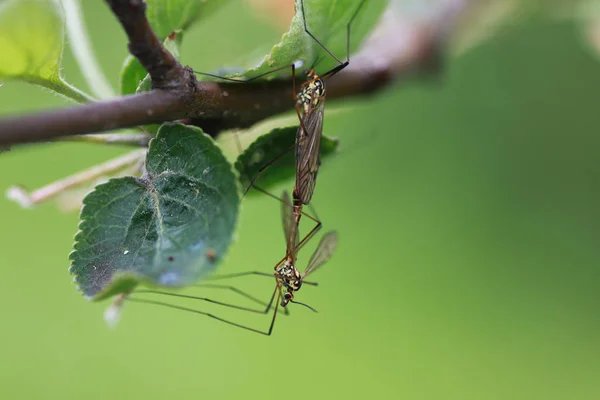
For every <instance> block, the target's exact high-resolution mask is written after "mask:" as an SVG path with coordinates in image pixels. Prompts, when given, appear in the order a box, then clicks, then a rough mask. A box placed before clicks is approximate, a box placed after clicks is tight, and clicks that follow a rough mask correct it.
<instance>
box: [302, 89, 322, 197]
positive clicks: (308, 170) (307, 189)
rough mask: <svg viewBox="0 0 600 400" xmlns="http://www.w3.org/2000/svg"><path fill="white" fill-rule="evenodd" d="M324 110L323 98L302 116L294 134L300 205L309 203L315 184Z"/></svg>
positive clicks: (319, 161)
mask: <svg viewBox="0 0 600 400" xmlns="http://www.w3.org/2000/svg"><path fill="white" fill-rule="evenodd" d="M324 110H325V97H323V98H322V99H321V100H320V102H319V104H318V105H317V106H316V107H315V108H312V109H309V111H307V112H306V113H305V114H304V115H303V116H302V124H300V126H299V127H298V133H297V134H296V193H297V194H298V197H299V198H300V201H302V204H308V203H310V199H311V198H312V195H313V192H314V191H315V185H316V183H317V173H318V172H319V164H320V163H321V160H320V158H321V157H320V155H321V135H322V133H323V113H324ZM304 128H306V131H305V130H304Z"/></svg>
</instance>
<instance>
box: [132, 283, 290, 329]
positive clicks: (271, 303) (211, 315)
mask: <svg viewBox="0 0 600 400" xmlns="http://www.w3.org/2000/svg"><path fill="white" fill-rule="evenodd" d="M276 292H278V293H279V294H278V296H277V306H276V307H275V311H274V312H273V319H272V320H271V325H270V326H269V330H268V331H267V332H264V331H261V330H258V329H255V328H251V327H249V326H246V325H242V324H238V323H237V322H233V321H229V320H227V319H224V318H221V317H218V316H216V315H214V314H211V313H207V312H204V311H200V310H195V309H193V308H188V307H182V306H178V305H175V304H169V303H165V302H162V301H155V300H146V299H138V298H135V297H128V298H127V299H126V301H131V302H134V303H145V304H153V305H157V306H163V307H168V308H173V309H176V310H182V311H188V312H192V313H196V314H201V315H206V316H207V317H209V318H213V319H216V320H217V321H221V322H224V323H226V324H228V325H232V326H235V327H237V328H241V329H245V330H247V331H250V332H255V333H259V334H261V335H265V336H270V335H271V332H272V331H273V325H274V323H275V317H276V316H277V309H278V308H279V299H280V297H281V289H280V287H279V285H277V286H275V290H274V291H273V295H272V296H271V301H269V307H268V308H267V310H269V309H270V308H271V306H272V305H273V300H274V298H275V293H276Z"/></svg>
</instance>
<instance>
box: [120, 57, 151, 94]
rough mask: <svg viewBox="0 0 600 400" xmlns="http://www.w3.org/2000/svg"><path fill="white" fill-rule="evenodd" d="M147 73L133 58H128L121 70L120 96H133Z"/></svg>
mask: <svg viewBox="0 0 600 400" xmlns="http://www.w3.org/2000/svg"><path fill="white" fill-rule="evenodd" d="M147 74H148V73H147V72H146V69H144V67H142V64H140V62H139V61H138V60H137V58H135V57H134V56H128V57H127V58H126V59H125V64H123V69H121V94H122V95H128V94H134V93H135V92H136V90H137V88H138V86H140V83H141V82H142V80H143V79H144V78H145V77H146V75H147Z"/></svg>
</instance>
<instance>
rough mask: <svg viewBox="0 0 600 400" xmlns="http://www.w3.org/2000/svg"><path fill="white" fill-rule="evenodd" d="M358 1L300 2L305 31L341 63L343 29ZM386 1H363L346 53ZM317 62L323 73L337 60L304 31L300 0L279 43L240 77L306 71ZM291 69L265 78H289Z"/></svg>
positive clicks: (368, 28)
mask: <svg viewBox="0 0 600 400" xmlns="http://www.w3.org/2000/svg"><path fill="white" fill-rule="evenodd" d="M361 1H362V0H330V1H324V0H304V10H305V12H306V24H307V27H308V30H309V31H310V32H311V33H312V34H313V35H314V36H315V37H316V38H317V39H319V41H321V43H322V44H323V45H324V46H325V47H326V48H327V49H328V50H329V51H330V52H332V53H333V54H334V55H335V56H336V57H338V59H340V60H341V61H346V55H347V54H346V53H347V49H346V45H347V30H346V26H347V25H348V22H349V21H350V19H351V18H352V15H353V14H354V12H355V11H356V10H357V9H358V7H359V5H360V3H361ZM386 4H387V0H369V1H365V3H364V4H363V6H362V8H361V9H360V11H359V12H358V14H357V15H356V18H355V19H354V21H353V22H352V25H351V28H350V29H351V43H350V52H353V51H355V50H356V49H357V48H358V46H359V44H360V43H361V42H362V40H363V39H364V38H365V37H366V35H367V34H368V33H369V32H370V30H371V29H372V28H373V27H374V26H375V24H376V23H377V21H378V20H379V17H380V16H381V13H382V12H383V10H384V9H385V6H386ZM317 59H319V60H320V62H319V64H318V70H319V71H320V72H321V73H322V72H326V71H328V70H329V69H331V68H332V67H334V66H336V65H337V64H338V63H337V61H336V60H335V59H334V58H333V57H331V55H329V54H328V53H327V52H326V51H325V50H324V49H323V48H322V47H321V46H320V45H319V44H318V43H317V42H316V41H315V40H314V39H313V38H311V37H310V36H309V35H308V34H307V33H306V32H305V30H304V22H303V20H302V9H301V7H300V0H296V15H295V16H294V18H293V19H292V23H291V25H290V29H289V30H288V32H286V33H285V34H284V35H283V36H282V38H281V41H280V42H279V43H278V44H276V45H275V46H274V47H273V48H272V49H271V51H270V53H269V54H267V55H266V56H265V58H264V59H263V60H262V62H261V63H260V64H259V65H258V66H257V67H255V68H251V69H249V70H247V71H246V72H245V73H243V74H242V76H244V77H246V78H251V77H253V76H256V75H259V74H261V73H264V72H267V71H271V70H273V69H274V68H277V67H283V66H286V65H291V64H292V63H295V62H297V61H302V62H303V67H302V68H301V69H300V70H301V71H302V70H303V69H310V68H311V67H312V66H314V65H313V64H314V63H315V61H316V60H317ZM290 73H291V69H285V70H282V71H281V72H280V73H276V74H275V73H274V74H269V75H267V76H266V78H268V79H271V78H275V77H276V76H289V75H290Z"/></svg>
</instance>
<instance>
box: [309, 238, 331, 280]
mask: <svg viewBox="0 0 600 400" xmlns="http://www.w3.org/2000/svg"><path fill="white" fill-rule="evenodd" d="M337 241H338V235H337V232H335V231H330V232H327V233H326V234H325V235H323V237H322V238H321V241H320V242H319V246H318V247H317V250H315V252H314V253H313V255H312V257H311V258H310V261H309V262H308V266H307V267H306V269H305V270H304V275H303V277H306V276H308V275H309V274H310V273H312V272H314V271H315V270H317V268H319V267H320V266H321V265H323V264H324V263H325V262H326V261H328V260H329V259H330V258H331V256H332V255H333V252H334V251H335V248H336V247H337Z"/></svg>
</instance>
